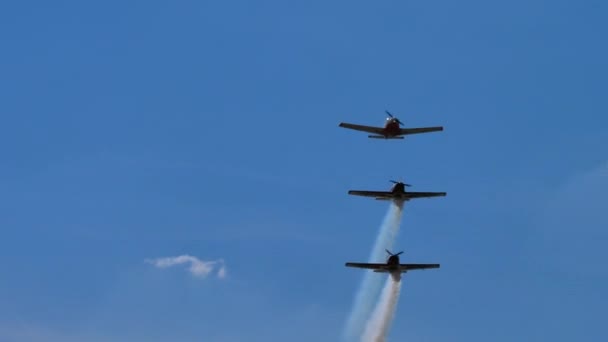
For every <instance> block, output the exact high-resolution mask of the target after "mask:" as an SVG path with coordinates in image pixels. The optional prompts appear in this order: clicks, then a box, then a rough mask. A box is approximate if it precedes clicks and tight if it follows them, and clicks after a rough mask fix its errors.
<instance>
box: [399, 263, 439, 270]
mask: <svg viewBox="0 0 608 342" xmlns="http://www.w3.org/2000/svg"><path fill="white" fill-rule="evenodd" d="M399 268H400V269H401V272H405V271H411V270H426V269H429V268H439V264H400V265H399Z"/></svg>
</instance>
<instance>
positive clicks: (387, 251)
mask: <svg viewBox="0 0 608 342" xmlns="http://www.w3.org/2000/svg"><path fill="white" fill-rule="evenodd" d="M385 251H386V253H388V254H389V255H393V253H391V252H389V250H388V249H385Z"/></svg>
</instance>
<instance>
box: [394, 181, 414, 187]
mask: <svg viewBox="0 0 608 342" xmlns="http://www.w3.org/2000/svg"><path fill="white" fill-rule="evenodd" d="M389 182H391V183H395V184H403V185H405V186H412V185H411V184H407V183H403V182H398V181H396V180H389Z"/></svg>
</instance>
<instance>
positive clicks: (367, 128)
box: [339, 122, 384, 134]
mask: <svg viewBox="0 0 608 342" xmlns="http://www.w3.org/2000/svg"><path fill="white" fill-rule="evenodd" d="M339 126H340V127H344V128H349V129H354V130H355V131H363V132H367V133H374V134H384V128H382V127H373V126H363V125H355V124H350V123H345V122H341V123H340V125H339Z"/></svg>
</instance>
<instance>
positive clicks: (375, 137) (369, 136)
mask: <svg viewBox="0 0 608 342" xmlns="http://www.w3.org/2000/svg"><path fill="white" fill-rule="evenodd" d="M367 137H368V138H372V139H403V137H385V136H384V135H368V136H367Z"/></svg>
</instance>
